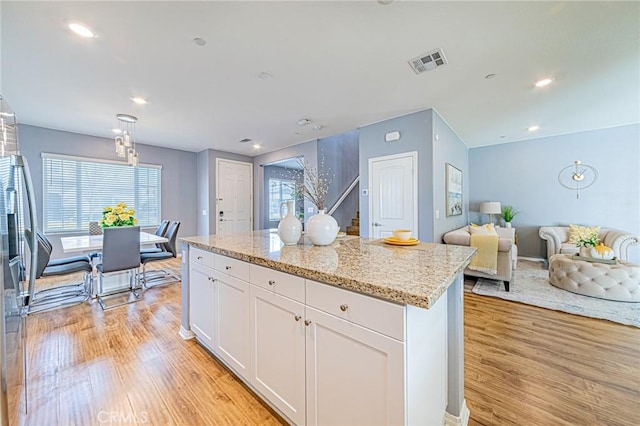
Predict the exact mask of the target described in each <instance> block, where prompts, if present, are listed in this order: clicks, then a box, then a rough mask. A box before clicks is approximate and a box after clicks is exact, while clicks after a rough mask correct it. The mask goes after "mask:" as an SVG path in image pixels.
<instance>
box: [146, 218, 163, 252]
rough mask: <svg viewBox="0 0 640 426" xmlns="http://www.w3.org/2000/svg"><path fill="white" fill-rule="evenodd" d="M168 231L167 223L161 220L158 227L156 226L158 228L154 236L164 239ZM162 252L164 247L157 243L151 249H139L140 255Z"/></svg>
mask: <svg viewBox="0 0 640 426" xmlns="http://www.w3.org/2000/svg"><path fill="white" fill-rule="evenodd" d="M168 230H169V221H168V220H163V221H162V222H160V225H158V228H156V232H155V235H157V236H158V237H164V236H166V234H167V231H168ZM163 250H164V247H163V246H162V243H158V244H156V245H155V246H154V247H153V248H145V249H141V250H140V253H157V252H161V251H163Z"/></svg>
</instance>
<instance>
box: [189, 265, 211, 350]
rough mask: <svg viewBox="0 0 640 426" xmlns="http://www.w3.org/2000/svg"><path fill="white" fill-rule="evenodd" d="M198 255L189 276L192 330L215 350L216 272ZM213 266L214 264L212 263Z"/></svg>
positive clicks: (207, 345)
mask: <svg viewBox="0 0 640 426" xmlns="http://www.w3.org/2000/svg"><path fill="white" fill-rule="evenodd" d="M198 256H200V255H196V256H193V257H191V262H190V269H191V271H190V274H189V285H190V292H189V307H190V311H189V321H190V326H191V330H192V331H193V332H194V333H195V335H196V336H197V337H198V339H199V340H200V342H201V343H202V344H203V345H205V346H206V347H208V348H209V349H210V350H213V348H214V345H215V329H216V327H215V322H214V315H213V308H214V306H215V298H216V282H215V278H214V275H215V271H214V270H213V269H212V268H209V267H207V266H205V265H204V264H203V263H201V261H203V260H204V257H202V256H200V259H198ZM211 265H212V266H213V263H211Z"/></svg>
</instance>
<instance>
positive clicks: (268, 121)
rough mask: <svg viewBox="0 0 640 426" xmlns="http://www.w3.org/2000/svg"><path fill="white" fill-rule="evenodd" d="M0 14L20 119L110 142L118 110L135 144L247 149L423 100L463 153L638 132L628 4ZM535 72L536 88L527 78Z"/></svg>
mask: <svg viewBox="0 0 640 426" xmlns="http://www.w3.org/2000/svg"><path fill="white" fill-rule="evenodd" d="M0 7H1V9H0V13H1V18H2V21H1V24H2V39H1V40H2V55H1V60H2V64H1V71H2V74H1V80H0V84H1V86H0V92H1V93H2V94H3V95H4V97H5V98H6V99H7V101H8V102H9V104H10V105H11V107H12V108H13V109H14V110H15V111H16V113H17V115H18V120H19V122H21V123H25V124H32V125H36V126H42V127H48V128H53V129H61V130H67V131H72V132H78V133H85V134H90V135H97V136H104V137H112V133H111V128H113V127H115V124H116V119H115V115H116V114H117V113H129V114H133V115H136V116H138V117H139V121H138V124H137V128H136V131H137V141H138V142H139V143H147V144H151V145H158V146H166V147H173V148H179V149H184V150H188V151H200V150H203V149H207V148H211V149H218V150H224V151H230V152H236V153H241V154H246V155H256V154H258V153H263V152H269V151H273V150H276V149H280V148H283V147H285V146H289V145H293V144H297V143H301V142H305V141H308V140H313V139H316V138H320V137H326V136H332V135H336V134H339V133H343V132H346V131H349V130H353V129H355V128H358V127H360V126H363V125H366V124H370V123H373V122H377V121H381V120H384V119H387V118H392V117H397V116H400V115H404V114H407V113H410V112H414V111H418V110H422V109H426V108H435V109H436V110H437V111H438V112H439V113H440V115H441V116H442V117H443V118H444V119H445V120H446V121H447V122H448V123H449V124H450V126H451V127H452V128H453V129H454V130H455V131H456V132H457V133H458V135H459V136H460V137H461V138H462V139H463V140H464V141H465V143H466V144H467V145H468V146H469V147H477V146H484V145H490V144H496V143H503V142H511V141H517V140H523V139H528V138H533V137H541V136H550V135H556V134H563V133H570V132H576V131H581V130H591V129H596V128H604V127H612V126H619V125H624V124H630V123H638V122H640V111H639V108H640V106H639V105H640V83H639V81H640V19H639V16H640V2H636V1H633V2H616V3H611V2H516V1H512V2H484V1H472V2H408V1H396V2H394V3H392V4H390V5H387V6H384V5H381V4H379V3H378V2H377V1H373V0H372V1H354V2H350V1H340V2H337V1H336V2H328V1H321V2H311V1H304V2H268V1H266V2H265V1H261V2H213V1H209V2H186V1H165V2H147V1H140V2H137V1H129V2H56V1H48V2H12V1H2V2H1V5H0ZM65 19H72V20H78V21H82V22H84V23H85V24H87V25H89V26H90V27H91V28H93V30H94V31H95V32H96V34H97V37H96V38H94V39H81V38H79V37H78V36H76V35H74V34H72V33H71V32H69V31H68V30H67V29H66V27H65V25H64V20H65ZM195 37H201V38H203V39H205V40H206V41H207V44H206V45H205V46H203V47H199V46H196V45H195V43H194V42H193V39H194V38H195ZM435 48H442V49H443V50H444V53H445V55H446V57H447V59H448V61H449V64H448V65H446V66H444V67H440V68H438V69H436V70H433V71H430V72H427V73H423V74H420V75H416V74H415V73H414V72H413V70H412V69H411V68H410V67H409V65H408V63H407V61H408V60H409V59H412V58H414V57H416V56H418V55H420V54H422V53H426V52H428V51H430V50H432V49H435ZM263 71H266V72H269V73H271V74H272V75H273V78H272V79H268V80H263V79H260V78H258V75H259V74H260V73H261V72H263ZM490 73H495V74H496V76H495V78H493V79H485V76H486V75H487V74H490ZM546 76H553V78H554V82H553V83H552V84H551V85H550V86H548V87H546V88H543V89H538V88H535V87H534V86H533V83H534V82H535V81H537V80H538V79H540V78H543V77H546ZM132 96H142V97H145V98H147V99H148V101H149V103H148V104H147V105H143V106H140V105H135V104H133V102H131V100H130V98H131V97H132ZM303 117H304V118H309V119H310V120H312V124H311V125H307V126H298V125H297V124H296V121H297V120H298V119H300V118H303ZM314 124H321V125H323V126H324V127H323V128H322V129H321V130H314V129H313V128H312V127H313V125H314ZM533 124H537V125H539V126H540V130H539V131H538V132H536V133H530V132H528V131H527V130H526V129H527V127H529V126H530V125H533ZM243 138H251V139H253V140H256V141H259V142H260V143H261V145H262V148H261V149H260V151H258V152H256V151H254V149H253V148H252V144H251V143H245V144H240V143H238V141H239V140H240V139H243Z"/></svg>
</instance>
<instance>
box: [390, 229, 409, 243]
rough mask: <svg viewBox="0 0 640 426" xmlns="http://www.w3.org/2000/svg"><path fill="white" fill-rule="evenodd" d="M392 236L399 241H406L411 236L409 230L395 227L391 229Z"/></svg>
mask: <svg viewBox="0 0 640 426" xmlns="http://www.w3.org/2000/svg"><path fill="white" fill-rule="evenodd" d="M393 236H394V237H396V238H397V239H399V240H400V241H407V240H408V239H409V238H411V230H409V229H395V230H394V231H393Z"/></svg>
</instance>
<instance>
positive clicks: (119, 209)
mask: <svg viewBox="0 0 640 426" xmlns="http://www.w3.org/2000/svg"><path fill="white" fill-rule="evenodd" d="M135 213H136V211H135V210H133V209H130V208H129V207H127V205H126V204H125V203H118V204H116V206H115V207H111V206H107V207H105V208H104V209H103V210H102V219H100V226H101V227H103V228H110V227H112V226H133V225H135V224H137V223H138V219H136V218H135V217H133V215H134V214H135Z"/></svg>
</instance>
